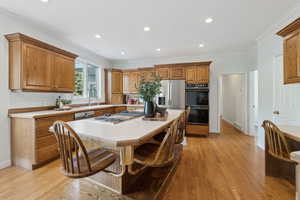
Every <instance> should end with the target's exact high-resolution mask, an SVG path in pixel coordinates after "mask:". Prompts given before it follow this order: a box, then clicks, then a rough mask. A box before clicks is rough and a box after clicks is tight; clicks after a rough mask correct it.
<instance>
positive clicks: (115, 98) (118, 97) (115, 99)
mask: <svg viewBox="0 0 300 200" xmlns="http://www.w3.org/2000/svg"><path fill="white" fill-rule="evenodd" d="M111 104H123V94H112V95H111Z"/></svg>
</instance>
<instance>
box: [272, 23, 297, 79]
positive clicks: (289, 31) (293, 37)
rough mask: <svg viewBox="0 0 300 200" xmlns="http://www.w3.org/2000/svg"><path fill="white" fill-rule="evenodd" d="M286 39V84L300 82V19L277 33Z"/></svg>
mask: <svg viewBox="0 0 300 200" xmlns="http://www.w3.org/2000/svg"><path fill="white" fill-rule="evenodd" d="M277 34H278V35H280V36H282V37H283V38H284V42H283V56H284V70H283V72H284V84H290V83H299V82H300V18H298V19H297V20H295V21H294V22H292V23H291V24H289V25H288V26H287V27H285V28H284V29H282V30H281V31H279V32H278V33H277Z"/></svg>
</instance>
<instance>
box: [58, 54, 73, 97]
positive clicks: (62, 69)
mask: <svg viewBox="0 0 300 200" xmlns="http://www.w3.org/2000/svg"><path fill="white" fill-rule="evenodd" d="M74 64H75V63H74V59H70V58H68V57H65V56H62V55H56V56H55V57H54V75H55V76H54V87H55V90H56V91H61V92H73V91H74V76H75V71H74ZM58 74H68V75H66V76H59V75H58ZM56 75H57V76H56Z"/></svg>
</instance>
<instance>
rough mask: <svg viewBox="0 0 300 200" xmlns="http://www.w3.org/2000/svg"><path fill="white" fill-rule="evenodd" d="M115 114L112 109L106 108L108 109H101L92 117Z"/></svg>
mask: <svg viewBox="0 0 300 200" xmlns="http://www.w3.org/2000/svg"><path fill="white" fill-rule="evenodd" d="M114 112H115V109H114V108H108V109H102V110H96V111H95V114H94V117H99V116H102V115H105V114H113V113H114Z"/></svg>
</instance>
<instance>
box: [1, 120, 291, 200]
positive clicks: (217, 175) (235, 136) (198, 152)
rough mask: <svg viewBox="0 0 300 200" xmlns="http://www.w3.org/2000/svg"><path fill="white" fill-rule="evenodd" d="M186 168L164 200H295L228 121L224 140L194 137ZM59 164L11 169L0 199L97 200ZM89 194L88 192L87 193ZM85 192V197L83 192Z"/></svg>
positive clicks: (185, 159) (184, 159) (179, 171)
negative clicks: (65, 195) (64, 198)
mask: <svg viewBox="0 0 300 200" xmlns="http://www.w3.org/2000/svg"><path fill="white" fill-rule="evenodd" d="M187 143H188V145H187V146H185V147H184V153H183V157H182V160H181V163H180V164H179V166H178V169H177V171H176V172H175V175H174V177H173V179H172V181H171V183H170V185H169V187H168V190H167V192H166V195H165V197H164V200H294V199H295V198H294V193H295V188H294V187H293V186H292V185H291V184H289V183H288V182H287V181H285V180H282V179H276V178H271V177H265V174H264V152H263V151H262V150H261V149H259V148H257V147H256V146H255V141H254V138H252V137H249V136H245V135H243V134H241V133H239V132H238V131H236V130H235V129H234V128H232V127H231V126H229V125H228V124H226V123H224V122H223V129H222V133H221V135H220V136H218V135H210V136H209V137H208V138H205V137H204V138H202V137H189V138H188V139H187ZM59 165H60V162H59V161H54V162H52V163H50V164H48V165H46V166H45V167H42V168H40V169H38V170H35V171H33V172H28V171H26V170H23V169H20V168H16V167H10V168H7V169H3V170H0V200H35V199H36V200H37V199H38V200H55V199H60V198H58V197H59V195H60V194H62V193H69V194H70V196H69V198H68V199H72V200H73V199H74V200H76V199H84V200H92V199H93V200H96V199H97V200H98V199H105V200H106V198H105V197H102V198H101V197H99V196H97V195H85V196H84V197H83V196H81V193H82V192H83V193H86V194H90V193H88V191H89V190H92V189H95V188H93V186H84V185H82V184H80V181H78V180H71V179H68V178H65V177H64V176H63V175H62V174H61V173H60V169H59ZM82 190H84V191H82ZM78 191H80V192H81V193H80V192H78Z"/></svg>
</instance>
